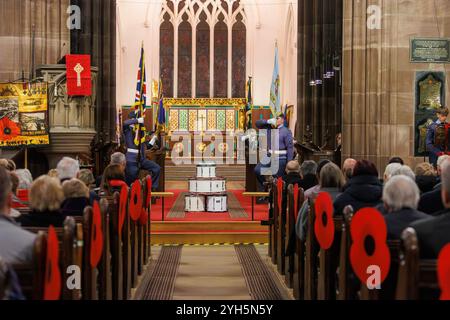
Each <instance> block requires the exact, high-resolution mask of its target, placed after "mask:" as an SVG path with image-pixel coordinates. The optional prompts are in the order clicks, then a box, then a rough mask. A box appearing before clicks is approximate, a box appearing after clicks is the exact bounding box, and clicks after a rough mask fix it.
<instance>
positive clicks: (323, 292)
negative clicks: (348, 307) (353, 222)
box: [317, 217, 344, 300]
mask: <svg viewBox="0 0 450 320" xmlns="http://www.w3.org/2000/svg"><path fill="white" fill-rule="evenodd" d="M333 223H334V228H335V235H334V242H333V245H332V246H331V248H330V249H328V250H324V249H322V248H320V249H319V273H318V276H317V278H318V280H317V299H318V300H334V299H335V298H336V286H335V278H336V277H335V276H336V267H337V264H338V261H336V260H338V259H339V243H340V239H341V231H342V229H343V224H344V220H343V218H342V217H334V219H333Z"/></svg>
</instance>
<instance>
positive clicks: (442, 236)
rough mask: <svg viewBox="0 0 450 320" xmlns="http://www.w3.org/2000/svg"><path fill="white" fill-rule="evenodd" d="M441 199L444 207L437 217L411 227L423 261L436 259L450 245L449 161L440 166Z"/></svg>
mask: <svg viewBox="0 0 450 320" xmlns="http://www.w3.org/2000/svg"><path fill="white" fill-rule="evenodd" d="M441 180H442V187H441V197H442V203H443V205H444V207H445V211H443V212H442V213H441V214H440V215H439V216H437V217H434V218H430V219H426V220H424V221H418V222H415V223H413V224H412V225H411V227H413V228H414V229H415V230H416V232H417V237H418V239H419V250H420V256H421V257H422V258H424V259H437V257H438V255H439V252H440V251H441V250H442V248H443V247H444V246H445V245H446V244H448V243H450V160H449V159H447V160H445V161H444V163H443V164H442V166H441Z"/></svg>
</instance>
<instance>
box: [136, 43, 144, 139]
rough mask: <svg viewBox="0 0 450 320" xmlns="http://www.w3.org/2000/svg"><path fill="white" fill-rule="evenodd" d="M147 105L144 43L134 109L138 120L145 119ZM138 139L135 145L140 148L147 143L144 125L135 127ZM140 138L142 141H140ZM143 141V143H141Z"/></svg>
mask: <svg viewBox="0 0 450 320" xmlns="http://www.w3.org/2000/svg"><path fill="white" fill-rule="evenodd" d="M146 105H147V80H146V71H145V52H144V43H142V47H141V59H140V61H139V71H138V76H137V85H136V97H135V99H134V108H135V112H136V118H145V111H146ZM135 132H136V137H135V139H134V143H135V144H136V145H137V146H140V144H141V143H143V142H145V132H146V129H145V127H144V126H143V125H136V126H135ZM139 137H140V139H139ZM139 140H141V141H139Z"/></svg>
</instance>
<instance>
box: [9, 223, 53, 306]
mask: <svg viewBox="0 0 450 320" xmlns="http://www.w3.org/2000/svg"><path fill="white" fill-rule="evenodd" d="M46 259H47V235H46V233H44V232H39V233H38V234H37V236H36V239H35V241H34V247H33V262H32V263H30V264H15V265H13V266H12V268H13V269H14V271H15V272H16V274H17V277H18V279H19V283H20V287H21V289H22V293H23V294H24V296H25V298H26V299H28V300H42V299H43V297H44V279H45V263H46Z"/></svg>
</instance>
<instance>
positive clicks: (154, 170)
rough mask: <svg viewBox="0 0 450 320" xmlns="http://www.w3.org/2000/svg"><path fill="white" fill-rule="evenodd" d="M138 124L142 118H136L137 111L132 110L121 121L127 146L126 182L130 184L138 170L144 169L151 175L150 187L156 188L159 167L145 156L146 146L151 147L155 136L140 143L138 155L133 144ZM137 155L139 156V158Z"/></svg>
mask: <svg viewBox="0 0 450 320" xmlns="http://www.w3.org/2000/svg"><path fill="white" fill-rule="evenodd" d="M139 124H141V125H142V124H144V118H137V113H136V112H134V111H133V112H131V113H130V115H129V119H128V120H126V121H124V123H123V134H124V139H125V144H126V146H127V153H126V155H125V157H126V159H127V165H126V169H125V176H126V182H127V184H128V185H131V184H132V183H133V182H134V181H136V180H137V179H138V177H139V170H146V171H148V172H149V173H150V174H151V175H152V188H153V189H154V190H156V189H157V188H158V186H159V176H160V173H161V167H160V166H159V165H158V164H156V163H155V162H153V161H150V160H148V159H147V158H146V156H145V151H146V150H147V147H149V148H151V147H152V146H153V145H154V144H155V143H156V136H155V137H153V138H152V140H151V141H150V142H149V143H142V144H141V152H140V156H139V147H138V146H136V144H135V137H136V131H135V130H136V129H135V127H136V128H137V127H139ZM144 134H145V133H144ZM138 157H140V159H139V160H138Z"/></svg>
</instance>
